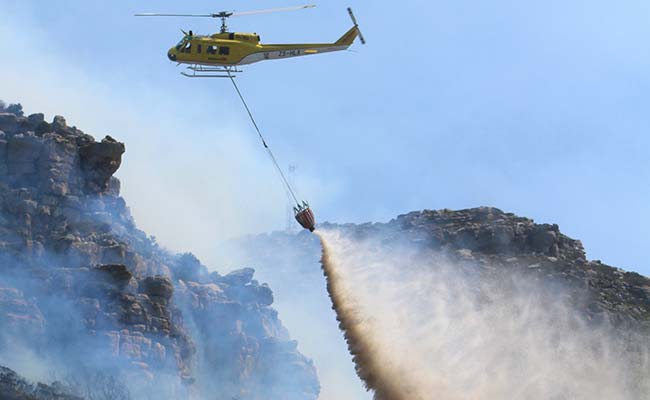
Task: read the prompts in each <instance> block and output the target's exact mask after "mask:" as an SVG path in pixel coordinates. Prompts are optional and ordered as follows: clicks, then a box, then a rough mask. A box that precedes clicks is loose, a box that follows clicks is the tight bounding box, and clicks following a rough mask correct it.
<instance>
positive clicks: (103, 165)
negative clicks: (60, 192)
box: [79, 136, 125, 193]
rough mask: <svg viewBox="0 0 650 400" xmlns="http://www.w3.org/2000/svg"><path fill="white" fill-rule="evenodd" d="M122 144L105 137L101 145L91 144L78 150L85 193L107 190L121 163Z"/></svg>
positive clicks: (123, 149)
mask: <svg viewBox="0 0 650 400" xmlns="http://www.w3.org/2000/svg"><path fill="white" fill-rule="evenodd" d="M124 151H125V148H124V144H123V143H120V142H117V141H116V140H115V139H113V138H112V137H110V136H106V138H104V139H103V140H102V141H101V143H97V142H91V143H88V144H85V145H84V146H82V147H81V148H80V149H79V156H80V159H81V169H82V171H83V173H84V176H85V178H86V191H88V192H90V193H101V192H104V191H105V190H106V189H107V188H108V184H109V180H110V178H111V176H112V175H113V174H114V173H115V171H117V170H118V168H119V167H120V164H121V163H122V154H123V153H124Z"/></svg>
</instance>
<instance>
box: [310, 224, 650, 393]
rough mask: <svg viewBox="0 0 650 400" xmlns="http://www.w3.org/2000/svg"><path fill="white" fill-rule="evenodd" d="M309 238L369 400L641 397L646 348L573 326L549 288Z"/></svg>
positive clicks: (570, 310)
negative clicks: (318, 249) (319, 247)
mask: <svg viewBox="0 0 650 400" xmlns="http://www.w3.org/2000/svg"><path fill="white" fill-rule="evenodd" d="M319 234H320V236H321V239H322V243H323V257H322V266H323V271H324V273H325V276H326V278H327V281H328V291H329V294H330V297H331V299H332V302H333V305H334V308H335V310H336V313H337V318H338V320H339V321H340V327H341V329H342V330H343V332H344V334H345V337H346V340H347V343H348V347H349V350H350V353H351V354H352V355H353V360H354V362H355V365H356V370H357V374H358V375H359V377H360V378H361V379H362V380H363V382H364V383H365V386H366V388H367V389H369V390H371V391H372V392H373V393H374V398H375V399H377V400H400V399H411V400H418V399H431V398H433V397H435V398H437V399H443V400H447V399H449V400H452V399H454V400H455V399H476V400H483V399H485V400H493V399H504V398H525V399H533V400H536V399H540V400H541V399H585V400H586V399H590V400H594V399H596V400H599V399H603V400H605V399H621V400H628V399H629V400H632V399H639V398H646V397H647V396H648V395H650V382H648V379H647V371H648V367H650V362H649V357H648V353H647V349H648V346H647V343H645V344H643V343H640V342H635V341H634V339H633V335H632V334H627V333H625V332H614V330H613V329H612V327H611V325H610V324H609V323H608V321H607V320H606V319H604V320H601V321H587V320H585V319H583V317H582V316H581V314H580V313H579V312H578V311H577V310H576V309H575V308H574V304H575V302H576V299H575V298H574V297H572V295H571V294H570V293H569V292H568V291H567V290H566V288H563V287H561V285H560V286H558V285H550V284H545V283H543V282H542V281H534V280H531V279H528V278H527V277H526V276H525V275H524V274H516V273H510V274H506V273H503V274H497V275H493V276H490V275H489V274H486V273H485V271H481V270H479V269H478V268H476V267H471V266H468V265H460V264H458V263H453V262H452V261H451V260H450V258H448V257H446V256H445V255H444V254H442V253H435V252H431V251H423V250H421V249H418V248H416V247H415V246H413V245H410V246H409V245H405V244H404V245H393V246H386V245H385V244H384V245H382V244H381V243H379V242H373V241H371V240H367V239H366V240H361V239H352V238H350V237H346V235H345V234H343V233H341V232H340V231H337V230H324V231H320V233H319Z"/></svg>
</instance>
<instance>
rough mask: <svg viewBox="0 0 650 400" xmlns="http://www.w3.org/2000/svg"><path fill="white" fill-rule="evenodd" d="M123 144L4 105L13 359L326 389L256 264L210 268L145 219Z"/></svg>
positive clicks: (162, 381) (5, 336)
mask: <svg viewBox="0 0 650 400" xmlns="http://www.w3.org/2000/svg"><path fill="white" fill-rule="evenodd" d="M124 151H125V146H124V144H122V143H119V142H117V141H116V140H114V139H113V138H111V137H110V136H107V137H106V138H105V139H103V140H102V141H101V142H96V141H95V140H94V139H93V137H91V136H90V135H87V134H85V133H83V132H82V131H81V130H79V129H77V128H76V127H70V126H68V124H67V122H66V120H65V119H64V118H63V117H60V116H57V117H55V118H54V120H53V122H52V123H47V122H45V120H44V118H43V115H42V114H33V115H30V116H29V117H23V116H20V115H17V114H12V113H0V259H1V260H2V263H0V365H2V364H3V363H4V361H3V360H10V359H11V360H15V359H16V358H20V356H19V353H18V354H17V352H20V351H22V350H20V349H29V350H30V351H33V352H34V353H35V355H36V357H37V358H38V359H39V360H40V361H39V362H40V364H42V365H41V368H48V369H51V370H52V371H53V372H54V371H56V372H57V374H61V375H64V376H57V377H56V378H57V379H63V380H67V381H70V380H71V381H74V382H75V385H76V386H78V387H83V386H84V385H86V386H87V383H88V379H86V381H85V382H81V381H82V380H83V379H82V378H83V377H86V376H90V375H88V371H100V372H102V373H104V374H108V375H110V376H111V377H114V379H117V380H119V382H121V384H123V385H124V386H125V388H127V389H129V390H130V395H131V397H132V398H143V397H144V396H145V395H146V396H153V397H156V398H163V399H164V398H197V399H202V398H206V397H205V396H206V395H207V394H206V393H209V396H210V397H211V398H215V397H218V398H235V397H236V398H239V399H273V398H277V399H315V398H317V397H318V393H319V384H318V379H317V377H316V372H315V368H314V366H313V364H312V362H311V361H310V360H309V359H307V358H305V357H304V356H303V355H302V354H300V353H299V352H298V351H297V349H296V343H295V342H293V341H291V340H290V338H289V335H288V333H287V331H286V329H284V327H283V326H282V324H281V323H280V321H279V320H278V317H277V313H276V312H275V311H274V310H273V309H272V308H270V305H271V304H272V303H273V294H272V292H271V290H270V289H269V287H268V286H266V285H264V284H260V283H258V282H257V281H256V280H255V279H253V274H254V271H253V270H252V269H245V270H240V271H235V272H233V273H231V274H228V275H225V276H222V275H220V274H218V273H216V272H213V273H209V272H208V270H207V268H206V267H205V266H203V265H201V263H200V262H199V261H198V260H197V259H196V258H195V257H194V256H192V255H191V254H184V255H175V254H170V253H168V252H166V251H164V250H162V249H161V248H159V247H158V245H157V244H156V243H155V241H154V240H152V239H151V238H150V237H148V236H147V235H146V234H145V233H144V232H142V231H140V230H138V229H137V228H136V226H135V224H134V222H133V219H132V218H131V215H130V213H129V210H128V208H127V206H126V203H125V201H124V199H123V198H121V197H120V196H119V186H120V185H119V181H118V180H117V179H116V178H115V177H113V176H112V175H113V174H114V173H115V171H117V169H118V168H119V167H120V164H121V161H122V154H123V153H124ZM271 365H272V366H273V368H270V367H269V366H271ZM277 371H281V373H280V374H279V373H278V372H277ZM18 372H21V371H18ZM7 376H8V375H7ZM84 379H85V378H84ZM111 379H113V378H111ZM75 385H72V386H75ZM79 394H81V395H82V396H83V397H89V396H88V395H87V394H86V393H82V392H79ZM269 394H270V395H269ZM3 396H8V395H7V394H5V393H3V392H0V397H2V398H5V397H3ZM91 397H92V396H91ZM16 398H21V397H16ZM25 398H58V397H42V396H41V397H39V396H33V397H25ZM93 398H97V397H93Z"/></svg>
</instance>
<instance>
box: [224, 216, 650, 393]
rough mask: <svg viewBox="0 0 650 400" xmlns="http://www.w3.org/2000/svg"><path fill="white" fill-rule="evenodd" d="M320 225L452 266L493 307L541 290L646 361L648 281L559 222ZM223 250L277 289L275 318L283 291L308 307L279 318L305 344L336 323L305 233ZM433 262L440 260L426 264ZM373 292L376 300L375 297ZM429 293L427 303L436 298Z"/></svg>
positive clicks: (287, 302)
mask: <svg viewBox="0 0 650 400" xmlns="http://www.w3.org/2000/svg"><path fill="white" fill-rule="evenodd" d="M319 229H322V230H326V231H339V232H340V234H341V236H342V237H345V238H346V239H349V240H352V241H354V243H358V244H359V245H361V244H367V243H371V244H372V246H369V247H371V248H373V249H375V248H381V250H382V251H387V252H388V253H390V252H391V250H390V249H396V250H395V253H396V254H400V253H401V252H403V249H405V248H407V249H409V251H410V253H409V254H416V255H417V257H416V258H417V259H418V260H431V262H430V263H428V264H427V263H425V262H420V263H419V264H418V265H420V266H422V265H428V268H439V266H440V265H445V266H453V268H454V272H455V273H458V274H463V275H462V276H464V278H463V279H462V281H463V283H464V284H467V285H468V286H470V287H473V288H475V290H476V291H477V292H479V291H485V289H486V288H488V291H487V293H479V294H477V295H476V296H474V298H476V299H483V300H482V301H484V302H486V303H488V302H490V301H495V298H497V299H498V297H499V296H501V295H503V293H505V292H506V291H508V290H513V285H516V284H518V283H521V282H527V285H520V286H519V288H518V290H525V289H521V287H531V288H535V290H538V289H540V288H542V290H544V291H545V292H544V295H543V296H542V295H540V296H541V297H544V298H546V299H552V302H551V303H552V304H555V303H556V302H557V303H561V304H563V305H564V304H567V305H568V306H570V309H571V310H573V311H575V314H576V315H577V317H578V318H580V320H584V321H586V324H587V325H588V326H591V327H593V328H598V332H609V333H612V335H611V336H612V337H613V338H615V339H614V340H616V341H619V342H621V343H622V345H621V346H620V348H625V349H626V352H629V353H631V359H635V358H636V359H637V361H639V360H638V357H640V358H642V360H640V361H639V363H641V364H643V363H644V361H643V358H644V357H645V359H646V361H645V363H646V364H647V354H649V353H650V279H648V278H647V277H644V276H642V275H640V274H637V273H634V272H626V271H624V270H622V269H619V268H616V267H612V266H609V265H606V264H603V263H602V262H600V261H597V260H592V261H590V260H588V258H587V256H586V254H585V250H584V248H583V246H582V244H581V242H580V241H578V240H575V239H572V238H569V237H567V236H566V235H564V234H562V233H561V232H560V230H559V227H558V226H557V225H554V224H537V223H535V222H534V221H533V220H531V219H528V218H523V217H519V216H516V215H514V214H511V213H506V212H503V211H501V210H499V209H496V208H490V207H481V208H473V209H466V210H457V211H452V210H439V211H432V210H424V211H416V212H411V213H408V214H405V215H400V216H398V217H397V218H395V219H393V220H391V221H389V222H387V223H367V224H360V225H356V224H327V223H325V224H321V225H320V227H319ZM227 247H228V248H229V250H230V252H231V253H232V254H234V256H233V257H232V260H233V262H234V263H251V264H254V265H256V267H257V271H258V273H259V274H260V275H261V276H263V277H264V278H265V279H268V281H269V282H270V284H271V285H273V287H275V288H276V289H277V292H278V296H277V299H276V301H277V306H278V308H279V309H280V312H282V313H283V315H289V314H290V311H291V308H292V307H293V308H295V305H294V304H292V303H291V299H290V298H288V297H285V293H287V292H288V291H290V293H291V295H292V296H295V297H298V298H300V299H301V303H300V304H301V307H302V308H305V309H307V311H305V312H304V313H302V314H301V315H300V319H295V320H292V319H285V320H286V323H287V325H288V327H289V329H291V330H292V332H294V334H296V335H297V338H298V339H299V340H301V341H304V340H305V337H307V335H311V334H312V333H311V332H309V331H301V330H300V329H299V328H300V326H301V325H309V326H310V327H311V328H312V329H311V330H312V331H322V332H325V331H327V329H328V327H330V326H332V325H335V324H336V321H334V316H333V315H331V312H328V311H329V310H328V309H329V308H330V307H331V303H330V302H329V299H327V298H326V296H325V295H324V294H323V293H324V291H325V288H324V285H323V283H322V282H323V279H322V273H321V271H320V266H319V256H320V252H321V248H320V243H319V242H318V240H317V238H315V237H314V236H313V235H309V234H305V233H298V234H288V233H284V232H275V233H272V234H264V235H258V236H252V237H247V238H245V239H244V240H238V241H236V242H233V243H230V245H229V246H227ZM359 251H363V250H362V249H360V250H359ZM365 251H368V250H367V249H366V250H365ZM440 259H443V260H445V261H444V262H440V261H435V262H434V260H440ZM408 272H409V271H405V273H404V274H405V275H407V274H408ZM513 282H514V284H513ZM360 289H363V288H360ZM514 290H517V288H515V289H514ZM377 296H378V297H381V296H382V294H381V293H377ZM431 296H433V297H435V293H432V294H431ZM479 303H480V301H479ZM477 307H480V305H477ZM541 307H543V304H542V305H541ZM323 316H325V317H323ZM512 318H516V317H515V316H513V317H512ZM302 335H305V336H302ZM322 343H330V345H329V348H333V349H337V348H340V347H344V346H345V344H344V343H342V339H341V335H340V333H337V334H334V333H331V334H329V335H328V336H327V337H323V338H322V341H321V342H320V344H321V345H322ZM306 350H307V351H308V352H309V353H310V354H312V355H313V357H314V360H315V363H316V365H327V364H337V365H346V363H347V365H350V361H349V356H347V355H345V356H343V355H340V354H335V351H329V352H318V351H317V349H312V348H309V349H306ZM632 370H633V368H630V371H632ZM637 370H638V368H637ZM347 371H348V372H347V375H345V376H338V377H331V376H329V375H328V374H325V373H323V374H321V378H322V383H323V387H324V391H327V390H328V388H329V387H332V385H335V384H337V383H338V384H340V383H341V382H347V383H349V382H354V380H355V379H356V377H355V376H354V371H353V369H352V367H351V366H350V367H348V369H347ZM630 373H631V372H630ZM644 373H645V372H644ZM639 380H640V381H641V382H644V385H646V387H645V388H644V389H642V390H640V392H643V390H645V392H643V393H649V392H650V379H647V378H646V379H644V378H642V377H641V378H640V379H639ZM356 384H357V385H358V383H356ZM632 398H634V397H632Z"/></svg>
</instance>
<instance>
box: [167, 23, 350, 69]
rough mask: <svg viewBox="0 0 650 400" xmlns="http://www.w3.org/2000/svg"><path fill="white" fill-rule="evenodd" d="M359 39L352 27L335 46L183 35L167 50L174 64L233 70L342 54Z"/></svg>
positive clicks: (240, 36) (231, 35) (252, 36)
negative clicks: (240, 67) (267, 61)
mask: <svg viewBox="0 0 650 400" xmlns="http://www.w3.org/2000/svg"><path fill="white" fill-rule="evenodd" d="M358 35H359V29H358V27H357V26H356V25H355V26H353V27H352V28H351V29H350V30H348V31H347V32H346V33H345V34H344V35H343V36H341V38H340V39H339V40H337V41H336V42H334V43H299V44H262V43H260V37H259V36H258V35H257V34H256V33H234V32H224V33H216V34H214V35H209V36H196V35H186V36H185V37H184V38H183V39H182V40H181V41H180V42H179V43H178V44H177V45H176V46H174V47H172V48H170V49H169V51H168V52H167V57H168V58H169V59H170V60H171V61H174V62H177V63H182V64H194V65H214V66H236V65H245V64H252V63H256V62H259V61H265V60H277V59H282V58H290V57H300V56H307V55H312V54H320V53H329V52H333V51H341V50H345V49H347V48H348V47H350V45H351V44H352V43H353V42H354V39H355V38H356V37H357V36H358Z"/></svg>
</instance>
